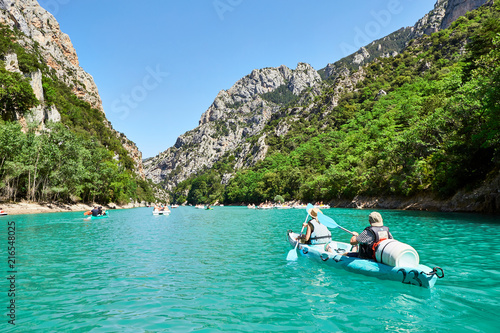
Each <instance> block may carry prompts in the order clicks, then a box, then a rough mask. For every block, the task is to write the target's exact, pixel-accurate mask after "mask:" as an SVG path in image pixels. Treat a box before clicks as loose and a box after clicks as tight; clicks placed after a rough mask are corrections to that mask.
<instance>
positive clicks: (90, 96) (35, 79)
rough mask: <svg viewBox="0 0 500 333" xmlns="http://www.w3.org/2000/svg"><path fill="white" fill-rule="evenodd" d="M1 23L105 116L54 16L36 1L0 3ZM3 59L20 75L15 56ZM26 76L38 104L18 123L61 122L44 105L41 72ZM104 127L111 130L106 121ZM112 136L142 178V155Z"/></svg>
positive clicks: (52, 109) (2, 0)
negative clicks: (126, 152)
mask: <svg viewBox="0 0 500 333" xmlns="http://www.w3.org/2000/svg"><path fill="white" fill-rule="evenodd" d="M0 23H1V24H3V25H5V26H8V27H10V28H11V29H13V30H14V29H17V30H19V31H20V32H22V34H21V37H20V39H19V40H18V41H17V42H18V43H19V44H21V45H22V46H23V47H24V48H26V49H28V50H36V51H37V52H39V53H40V56H41V57H42V58H43V60H44V62H45V63H46V64H47V65H48V66H49V67H50V68H51V69H52V70H53V71H54V73H55V74H56V76H57V78H58V79H59V80H60V81H62V82H64V83H65V84H66V85H67V86H68V87H70V88H71V90H72V92H73V93H74V94H75V95H76V96H77V97H78V98H80V99H81V100H83V101H86V102H88V103H89V104H90V105H91V107H93V108H95V109H98V110H100V111H101V112H103V113H104V110H103V107H102V101H101V98H100V96H99V91H98V89H97V86H96V84H95V82H94V79H93V78H92V76H91V75H90V74H89V73H87V72H85V71H84V70H83V69H82V68H81V67H80V65H79V62H78V56H77V54H76V51H75V49H74V47H73V44H72V43H71V40H70V38H69V36H68V35H67V34H65V33H63V32H62V31H61V29H60V27H59V23H58V22H57V21H56V19H55V18H54V16H53V15H52V14H50V13H49V12H48V11H46V10H45V9H43V8H42V7H41V6H40V5H39V4H38V2H37V1H36V0H0ZM5 58H6V59H3V60H4V62H5V64H6V69H7V70H9V71H13V72H14V71H17V72H20V69H19V66H18V60H17V56H16V54H9V55H7V56H6V57H5ZM25 75H29V77H30V78H31V86H32V88H33V92H34V94H35V96H36V97H37V99H38V100H39V101H40V105H39V106H38V107H36V108H34V109H32V110H31V113H30V115H28V116H26V119H25V117H22V116H19V117H18V120H19V121H20V122H21V124H26V123H27V122H36V123H37V124H40V127H41V128H43V127H44V124H45V122H46V121H55V122H57V121H60V120H61V116H60V113H59V111H58V110H57V109H56V108H55V107H54V106H53V105H52V106H49V105H45V103H44V93H43V86H42V73H41V72H40V71H37V72H33V73H25ZM105 125H106V126H107V127H108V128H110V129H112V126H111V124H110V123H109V122H106V124H105ZM113 131H114V130H113ZM114 133H115V135H116V136H117V138H119V139H120V140H121V142H122V144H123V147H124V148H125V149H126V150H127V151H128V152H129V155H130V157H131V158H132V159H133V160H134V161H135V168H136V173H138V174H139V175H141V176H142V177H143V178H144V171H143V166H142V156H141V155H142V154H141V152H140V151H139V150H138V149H137V147H136V146H135V144H134V143H133V142H131V141H130V140H128V139H127V138H126V137H125V136H124V135H123V134H121V133H118V132H116V131H114Z"/></svg>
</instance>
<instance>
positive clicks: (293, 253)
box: [286, 248, 297, 261]
mask: <svg viewBox="0 0 500 333" xmlns="http://www.w3.org/2000/svg"><path fill="white" fill-rule="evenodd" d="M286 260H288V261H295V260H297V251H296V250H295V248H293V249H291V250H290V251H289V252H288V255H287V256H286Z"/></svg>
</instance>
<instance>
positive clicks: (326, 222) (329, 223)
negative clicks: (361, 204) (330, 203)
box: [318, 213, 339, 228]
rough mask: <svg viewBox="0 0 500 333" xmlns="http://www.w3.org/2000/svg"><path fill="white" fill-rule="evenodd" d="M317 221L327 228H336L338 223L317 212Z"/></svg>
mask: <svg viewBox="0 0 500 333" xmlns="http://www.w3.org/2000/svg"><path fill="white" fill-rule="evenodd" d="M318 221H319V223H321V224H324V225H326V226H327V227H328V228H338V227H339V225H338V224H337V223H336V222H335V221H334V220H333V219H332V218H331V217H328V216H326V215H325V214H323V213H318Z"/></svg>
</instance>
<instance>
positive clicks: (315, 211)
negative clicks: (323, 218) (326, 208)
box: [307, 207, 323, 218]
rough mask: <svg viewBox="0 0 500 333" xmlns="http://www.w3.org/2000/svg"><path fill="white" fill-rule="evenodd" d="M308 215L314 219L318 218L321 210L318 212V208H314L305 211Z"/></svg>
mask: <svg viewBox="0 0 500 333" xmlns="http://www.w3.org/2000/svg"><path fill="white" fill-rule="evenodd" d="M307 212H308V213H309V215H311V216H312V217H314V218H318V213H323V212H322V211H321V210H319V208H317V207H314V208H311V209H309V210H308V211H307Z"/></svg>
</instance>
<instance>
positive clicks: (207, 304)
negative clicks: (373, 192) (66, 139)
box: [0, 207, 500, 332]
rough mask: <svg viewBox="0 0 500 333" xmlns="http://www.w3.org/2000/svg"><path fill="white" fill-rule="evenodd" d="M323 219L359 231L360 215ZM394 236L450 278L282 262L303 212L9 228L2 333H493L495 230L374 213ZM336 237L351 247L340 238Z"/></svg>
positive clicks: (237, 210) (114, 214)
mask: <svg viewBox="0 0 500 333" xmlns="http://www.w3.org/2000/svg"><path fill="white" fill-rule="evenodd" d="M323 212H324V213H325V214H326V215H328V216H330V217H332V218H334V219H335V221H336V222H337V223H338V224H339V225H341V226H343V227H345V228H347V229H349V230H354V231H358V232H360V231H361V230H362V229H363V228H364V227H365V226H366V221H367V217H368V214H369V213H370V211H367V210H353V209H329V210H324V211H323ZM380 212H381V213H382V216H383V217H384V220H385V223H386V225H388V226H389V227H390V228H391V232H392V233H393V235H394V236H395V237H396V238H397V239H399V240H400V241H402V242H405V243H408V244H411V245H412V246H413V247H414V248H415V249H416V250H417V251H418V252H419V255H420V261H421V263H422V264H425V265H427V266H430V267H433V266H440V267H442V268H443V269H444V271H445V277H444V278H443V279H440V280H438V281H437V283H436V285H435V287H434V288H433V289H431V290H427V289H424V288H420V287H416V286H410V285H404V284H400V283H397V282H390V281H383V280H379V279H376V278H370V277H365V276H362V275H356V274H353V273H348V272H345V271H343V270H337V269H335V268H331V267H326V266H323V265H321V263H317V262H313V261H310V260H309V259H307V258H305V257H300V256H299V258H298V259H297V261H293V262H287V261H286V256H287V254H288V251H289V250H290V249H291V248H290V246H289V244H288V243H287V241H286V231H287V230H288V229H292V230H294V231H297V232H298V231H300V228H301V224H302V222H303V221H304V219H305V217H306V213H305V210H298V209H291V210H266V211H261V210H251V209H247V208H246V207H214V209H213V210H210V211H205V210H201V209H195V208H193V207H180V208H177V209H173V210H172V213H171V214H170V215H169V216H152V214H151V209H150V208H137V209H130V210H114V211H111V215H110V218H109V219H102V220H95V221H85V220H83V218H82V217H83V214H82V213H81V212H78V213H52V214H38V215H18V216H6V217H1V218H0V223H1V224H2V229H1V230H2V232H1V233H0V243H3V245H1V246H0V249H1V250H0V254H1V258H2V259H1V260H2V267H3V269H2V271H3V274H2V275H4V276H5V277H8V276H9V275H8V273H7V272H8V271H9V268H8V267H7V263H8V258H7V257H8V254H7V247H8V244H7V241H8V240H7V237H8V230H7V223H8V222H15V225H16V234H15V237H16V240H15V241H16V243H15V247H16V253H15V256H16V265H15V269H16V272H17V273H16V274H15V289H16V295H15V304H16V309H15V315H16V320H15V323H16V325H15V327H14V326H12V325H10V324H8V320H9V317H7V313H8V311H9V310H8V309H7V307H8V306H9V304H10V303H9V302H10V300H11V297H9V296H8V290H9V281H8V280H7V279H5V278H2V281H3V282H1V283H0V288H1V290H0V300H1V308H2V309H4V310H3V311H2V317H1V318H2V319H1V321H0V330H1V331H7V332H70V331H72V332H385V331H390V332H498V328H499V327H500V319H499V318H498V317H496V315H497V313H499V312H500V270H499V264H500V243H499V242H498V241H497V240H498V239H500V223H499V219H498V217H491V216H481V215H472V214H454V213H448V214H443V213H428V212H408V211H380ZM333 236H334V238H335V239H338V240H341V241H348V240H349V238H350V235H349V234H347V233H346V232H344V231H341V230H340V229H336V230H334V231H333Z"/></svg>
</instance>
